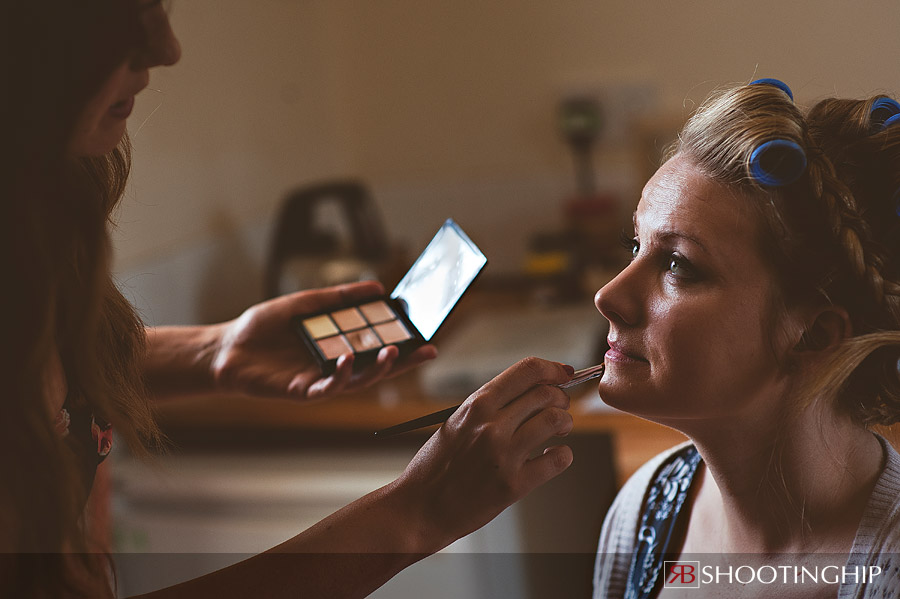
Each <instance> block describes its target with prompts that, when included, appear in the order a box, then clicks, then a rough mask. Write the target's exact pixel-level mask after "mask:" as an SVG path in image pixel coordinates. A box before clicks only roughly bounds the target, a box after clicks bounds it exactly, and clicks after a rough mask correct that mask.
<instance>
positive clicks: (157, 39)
mask: <svg viewBox="0 0 900 599" xmlns="http://www.w3.org/2000/svg"><path fill="white" fill-rule="evenodd" d="M149 12H150V11H148V13H149ZM143 27H144V34H145V35H146V44H145V46H144V47H143V48H142V49H141V50H140V52H138V55H137V57H136V62H137V65H136V66H137V67H138V68H145V69H150V68H153V67H160V66H172V65H173V64H175V63H176V62H178V60H179V59H180V58H181V44H180V43H179V41H178V38H177V37H175V32H174V31H172V24H171V23H170V22H169V16H168V14H166V12H165V10H163V9H161V8H160V9H159V12H156V11H154V12H153V14H146V15H144V17H143Z"/></svg>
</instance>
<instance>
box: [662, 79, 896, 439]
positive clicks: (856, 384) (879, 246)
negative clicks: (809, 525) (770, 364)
mask: <svg viewBox="0 0 900 599" xmlns="http://www.w3.org/2000/svg"><path fill="white" fill-rule="evenodd" d="M883 97H884V96H875V97H872V98H869V99H866V100H842V99H826V100H822V101H821V102H818V103H817V104H816V105H815V106H813V107H812V108H811V109H810V110H808V111H807V112H805V113H804V112H803V111H801V110H800V109H799V108H798V107H797V106H796V105H795V104H794V102H793V101H792V99H791V98H790V97H789V96H788V95H787V94H786V93H785V92H784V91H782V90H781V89H779V88H778V87H775V86H772V85H766V84H755V85H742V86H739V87H734V88H730V89H726V90H723V91H719V92H717V93H715V94H714V95H713V96H712V97H711V98H710V99H709V100H707V101H706V102H705V103H704V104H703V105H702V106H701V107H700V108H699V109H698V110H697V112H696V113H695V114H694V115H693V116H692V118H691V119H690V120H689V121H688V123H687V125H686V126H685V127H684V129H683V130H682V132H681V134H680V135H679V139H678V141H677V142H676V144H675V146H674V147H673V149H672V153H680V154H682V155H685V156H687V157H689V158H690V159H691V160H692V161H693V162H694V163H695V164H696V165H697V166H698V167H699V168H700V170H701V171H702V172H704V173H705V174H706V175H708V176H710V177H712V178H713V179H715V180H717V181H719V182H721V183H724V184H726V185H728V186H731V187H732V188H734V189H736V190H738V191H740V192H741V193H743V194H744V195H746V196H748V197H749V198H750V199H751V200H752V201H751V203H752V204H753V205H754V206H756V207H757V209H758V210H759V212H760V214H761V216H762V222H763V223H764V225H765V226H763V227H762V234H761V239H760V247H761V249H762V252H763V254H764V255H765V257H766V259H767V261H768V263H769V265H770V267H771V268H772V270H773V272H774V273H775V275H776V278H777V281H778V283H779V285H778V288H779V289H780V290H781V291H782V294H781V295H782V297H781V298H779V299H780V301H782V302H783V303H784V304H785V305H791V304H795V303H800V302H818V303H820V304H821V303H824V304H827V305H835V306H840V307H842V308H844V309H845V310H846V311H847V314H848V315H849V318H850V321H851V324H852V327H853V336H852V337H851V338H850V339H848V340H846V342H845V343H844V344H842V345H841V346H840V347H838V349H837V350H836V351H835V353H834V354H833V355H832V356H831V357H830V359H829V360H828V363H827V364H823V365H822V368H821V369H819V370H817V373H816V380H815V381H814V382H813V385H812V387H813V389H815V390H816V391H818V392H822V391H825V390H830V391H831V392H833V393H835V394H836V395H837V397H838V401H839V405H840V406H841V407H842V408H843V409H846V410H847V411H849V413H850V414H852V416H853V417H854V418H855V419H856V420H858V421H859V422H860V423H863V424H866V425H870V424H882V425H888V424H892V423H895V422H897V421H900V370H898V357H900V332H898V329H900V283H898V281H900V270H898V269H900V214H898V213H897V210H898V207H897V201H898V198H900V195H897V194H898V190H900V125H897V126H893V127H888V128H885V129H881V128H879V127H878V126H876V124H874V123H872V122H871V119H870V111H871V108H872V105H873V103H875V101H876V100H878V99H879V98H883ZM773 139H783V140H788V141H791V142H794V143H796V144H798V145H799V146H800V148H802V150H803V151H804V152H805V155H806V159H807V166H806V168H805V170H804V172H803V174H802V176H801V177H800V178H799V179H797V180H796V181H794V182H792V183H790V184H787V185H784V186H781V187H767V186H765V185H762V184H761V183H760V182H759V181H758V180H757V179H756V178H755V177H754V176H753V174H752V170H751V155H752V153H753V151H754V150H755V149H756V148H758V147H759V146H760V145H761V144H763V143H765V142H767V141H770V140H773Z"/></svg>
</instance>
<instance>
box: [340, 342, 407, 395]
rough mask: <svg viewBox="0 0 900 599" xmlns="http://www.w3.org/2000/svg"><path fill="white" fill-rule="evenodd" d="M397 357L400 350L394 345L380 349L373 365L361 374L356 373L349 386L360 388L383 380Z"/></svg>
mask: <svg viewBox="0 0 900 599" xmlns="http://www.w3.org/2000/svg"><path fill="white" fill-rule="evenodd" d="M399 355H400V350H399V349H397V346H395V345H386V346H384V347H382V348H381V349H380V350H378V355H377V356H376V358H375V364H373V365H372V366H369V367H368V368H366V369H365V370H363V371H362V372H360V373H357V374H356V375H355V376H354V377H353V380H352V381H351V383H350V384H351V385H352V386H353V387H354V388H361V387H366V386H368V385H371V384H372V383H375V382H376V381H379V380H381V379H383V378H384V377H385V375H386V374H387V373H388V372H390V370H391V368H392V367H393V366H394V362H395V361H396V360H397V356H399Z"/></svg>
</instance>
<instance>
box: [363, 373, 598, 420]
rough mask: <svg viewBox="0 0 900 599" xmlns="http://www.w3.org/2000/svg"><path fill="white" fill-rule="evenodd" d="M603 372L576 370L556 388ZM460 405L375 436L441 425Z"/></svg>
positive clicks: (564, 386) (565, 387)
mask: <svg viewBox="0 0 900 599" xmlns="http://www.w3.org/2000/svg"><path fill="white" fill-rule="evenodd" d="M604 370H606V366H605V365H604V364H598V365H597V366H590V367H588V368H582V369H581V370H576V371H575V374H573V375H572V378H571V379H569V380H568V381H566V382H565V383H560V384H559V385H556V386H557V387H559V388H560V389H568V388H569V387H574V386H575V385H580V384H581V383H584V382H586V381H590V380H593V379H596V378H600V377H601V376H603V372H604ZM461 405H462V404H459V405H456V406H453V407H451V408H446V409H444V410H439V411H437V412H432V413H431V414H426V415H425V416H421V417H419V418H413V419H412V420H407V421H406V422H401V423H400V424H396V425H394V426H391V427H388V428H385V429H381V430H380V431H375V434H376V435H378V436H379V437H390V436H392V435H399V434H400V433H408V432H409V431H414V430H416V429H419V428H425V427H426V426H432V425H434V424H441V423H443V422H446V421H447V419H448V418H450V416H452V415H453V413H454V412H455V411H456V410H458V409H459V406H461Z"/></svg>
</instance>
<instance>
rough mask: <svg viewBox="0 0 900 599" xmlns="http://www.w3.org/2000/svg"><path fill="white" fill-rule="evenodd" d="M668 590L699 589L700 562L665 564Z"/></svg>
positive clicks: (664, 570)
mask: <svg viewBox="0 0 900 599" xmlns="http://www.w3.org/2000/svg"><path fill="white" fill-rule="evenodd" d="M663 572H664V573H665V575H666V578H665V583H664V584H663V586H664V587H665V588H667V589H699V588H700V562H663Z"/></svg>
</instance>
